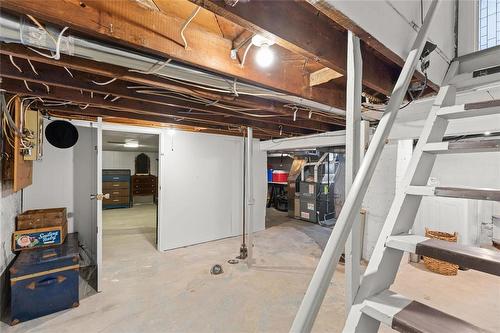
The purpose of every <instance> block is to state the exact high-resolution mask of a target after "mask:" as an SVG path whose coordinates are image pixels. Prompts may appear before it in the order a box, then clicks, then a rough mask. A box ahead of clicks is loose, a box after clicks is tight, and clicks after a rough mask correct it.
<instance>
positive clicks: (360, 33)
mask: <svg viewBox="0 0 500 333" xmlns="http://www.w3.org/2000/svg"><path fill="white" fill-rule="evenodd" d="M307 2H309V3H310V4H311V5H312V6H314V7H315V8H316V9H317V10H319V11H320V12H322V13H323V14H324V15H326V16H328V17H329V18H330V19H331V20H332V21H334V22H335V23H337V24H338V25H340V26H342V27H343V28H344V29H346V30H348V31H352V32H353V33H354V34H355V35H356V36H357V37H358V38H359V39H361V40H362V41H363V42H364V43H365V44H366V46H368V47H370V48H373V49H374V50H375V51H377V52H379V53H380V54H381V55H382V56H384V57H385V58H386V59H388V60H389V61H391V62H392V63H394V64H396V65H397V66H399V67H403V64H404V60H403V59H402V58H401V57H400V56H398V55H397V54H396V53H395V52H394V51H392V50H391V49H389V48H388V47H387V46H385V45H384V44H382V43H381V42H380V41H379V40H378V39H376V38H375V37H373V36H372V35H371V34H370V33H368V32H367V31H366V30H364V29H363V28H361V27H360V26H359V25H358V24H357V23H356V22H354V21H353V20H351V19H350V18H349V17H347V16H346V15H344V14H343V13H342V12H341V11H339V10H337V9H335V8H333V7H332V6H329V5H327V4H325V3H324V2H323V1H317V0H307ZM414 79H417V80H421V81H422V80H424V75H423V74H422V73H420V72H415V74H414ZM427 84H428V86H429V87H431V88H432V90H434V91H438V90H439V86H438V85H437V84H435V83H434V82H432V81H429V80H428V81H427Z"/></svg>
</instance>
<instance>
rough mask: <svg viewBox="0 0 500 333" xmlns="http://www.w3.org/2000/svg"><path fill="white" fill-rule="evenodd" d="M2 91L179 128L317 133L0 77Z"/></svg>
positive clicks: (279, 133) (299, 133) (288, 133)
mask: <svg viewBox="0 0 500 333" xmlns="http://www.w3.org/2000/svg"><path fill="white" fill-rule="evenodd" d="M1 87H2V89H5V90H6V91H7V92H11V93H16V94H20V95H24V96H38V97H41V98H46V99H55V100H60V101H71V102H74V103H78V104H79V106H80V107H82V108H83V109H86V108H88V107H90V106H93V107H99V108H107V109H114V110H118V111H123V116H124V117H126V115H127V114H139V115H157V116H162V117H165V119H170V120H172V119H173V120H176V121H177V122H178V123H179V124H182V121H183V120H184V119H187V120H189V121H192V122H199V123H201V124H214V125H230V126H251V127H255V128H259V129H261V130H265V131H269V132H272V133H275V134H276V136H289V135H304V134H311V133H315V132H316V131H311V130H307V129H302V128H296V127H292V126H289V125H281V124H274V123H270V122H267V121H261V120H257V119H255V120H253V119H242V118H240V117H236V116H234V115H218V114H217V115H216V114H210V113H198V112H196V113H195V112H188V111H186V110H185V109H180V108H178V107H172V106H167V105H160V104H156V103H152V102H145V101H140V100H133V99H126V98H120V99H116V100H114V101H113V100H110V99H107V98H105V95H104V94H103V93H100V94H89V93H84V94H82V93H81V92H80V91H78V90H75V89H70V88H65V87H60V86H49V87H50V89H49V91H47V88H46V87H45V86H44V85H41V84H31V85H28V86H26V85H25V84H24V83H23V81H22V80H17V79H12V78H7V77H2V84H1Z"/></svg>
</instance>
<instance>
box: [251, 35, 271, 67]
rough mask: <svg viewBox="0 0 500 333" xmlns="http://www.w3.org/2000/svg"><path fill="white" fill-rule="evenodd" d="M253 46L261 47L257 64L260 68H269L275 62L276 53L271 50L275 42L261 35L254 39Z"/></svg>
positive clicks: (257, 56)
mask: <svg viewBox="0 0 500 333" xmlns="http://www.w3.org/2000/svg"><path fill="white" fill-rule="evenodd" d="M252 44H253V45H255V46H257V47H259V50H258V51H257V53H256V54H255V62H257V64H258V65H259V66H260V67H264V68H266V67H269V66H270V65H271V64H272V63H273V61H274V52H273V51H272V50H271V48H270V46H271V45H273V44H274V41H272V40H270V39H267V38H265V37H263V36H261V35H255V36H253V37H252Z"/></svg>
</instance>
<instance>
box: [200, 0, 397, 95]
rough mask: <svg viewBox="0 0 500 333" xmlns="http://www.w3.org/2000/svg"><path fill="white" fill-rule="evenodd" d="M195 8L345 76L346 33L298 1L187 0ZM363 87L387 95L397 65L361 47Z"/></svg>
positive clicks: (324, 16) (307, 5) (320, 13)
mask: <svg viewBox="0 0 500 333" xmlns="http://www.w3.org/2000/svg"><path fill="white" fill-rule="evenodd" d="M190 1H191V2H193V3H196V4H197V5H200V6H203V7H204V8H206V9H208V10H210V11H212V12H214V13H215V14H217V15H219V16H222V17H225V18H226V19H228V20H230V21H232V22H234V23H236V24H238V25H240V26H242V27H244V28H246V29H248V30H250V31H252V32H254V33H258V34H262V35H264V36H267V37H268V38H271V39H273V40H275V41H276V43H277V44H278V45H280V46H282V47H284V48H286V49H288V50H291V51H293V52H295V53H298V54H301V55H303V56H305V57H308V58H311V59H316V60H317V61H318V62H320V63H321V64H322V65H324V66H326V67H328V68H331V69H333V70H334V71H336V72H338V73H341V74H343V75H345V73H346V68H347V61H346V52H347V32H345V31H341V29H339V28H338V26H335V25H334V23H333V22H332V21H331V20H330V18H328V16H326V15H325V14H323V13H322V12H318V11H317V10H316V9H315V8H314V7H312V6H311V5H309V4H307V3H303V2H299V1H239V2H238V3H237V4H236V5H234V6H230V5H227V4H226V2H225V1H224V0H190ZM361 52H362V55H363V59H365V61H364V62H363V73H364V76H363V84H364V85H365V86H367V87H369V88H370V89H373V90H375V91H377V92H380V93H383V94H385V95H389V94H390V93H391V91H392V88H393V86H394V83H395V82H396V79H397V76H398V74H399V72H400V68H399V67H398V66H395V65H392V64H388V63H387V62H385V61H383V60H382V59H380V58H379V57H378V56H377V55H376V54H375V53H374V52H373V50H371V49H370V48H369V47H366V45H362V46H361Z"/></svg>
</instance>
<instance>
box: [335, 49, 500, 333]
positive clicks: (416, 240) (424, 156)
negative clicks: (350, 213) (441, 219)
mask: <svg viewBox="0 0 500 333" xmlns="http://www.w3.org/2000/svg"><path fill="white" fill-rule="evenodd" d="M477 56H478V57H479V58H480V57H481V54H478V55H477ZM467 59H468V61H471V62H473V63H475V64H481V66H482V67H480V68H489V67H495V66H498V65H500V48H498V49H497V57H493V58H492V57H491V52H488V59H489V60H485V61H481V59H476V58H474V57H472V56H467ZM491 61H493V63H491ZM463 67H464V66H460V58H458V59H457V60H456V61H455V62H454V63H452V65H451V66H450V70H449V71H451V73H450V72H449V73H448V74H447V78H448V79H447V84H445V85H444V86H443V87H442V88H441V89H440V91H439V93H438V95H437V97H436V101H435V103H434V105H433V107H432V109H431V111H430V113H429V116H428V118H427V121H426V123H425V125H424V128H423V130H422V133H421V136H420V139H419V141H418V143H417V146H416V148H415V151H414V153H413V156H412V159H411V161H410V163H409V166H408V169H407V171H406V174H405V177H404V178H403V180H402V182H401V185H400V188H398V189H397V190H396V195H395V198H394V201H393V204H392V206H391V209H390V210H389V213H388V216H387V219H386V222H385V224H384V227H383V229H382V232H381V234H380V237H379V239H378V242H377V245H376V247H375V250H374V252H373V254H372V257H371V259H370V262H369V265H368V267H367V269H366V272H365V274H364V277H363V280H362V282H361V285H360V287H359V290H358V293H357V295H356V298H355V302H354V304H353V306H352V308H351V311H350V313H349V316H348V318H347V321H346V325H345V327H344V332H349V333H351V332H356V333H374V332H377V330H378V327H379V325H380V323H383V324H385V325H387V326H389V327H391V328H393V329H394V330H396V331H399V332H428V333H440V332H486V331H485V330H483V329H481V328H479V327H476V326H474V325H471V324H469V323H467V322H465V321H463V320H461V319H459V318H456V317H453V316H450V315H448V314H446V313H444V312H442V311H440V310H437V309H433V308H432V307H430V306H428V305H424V304H421V303H419V302H416V301H413V300H410V299H407V298H405V297H404V296H402V295H398V294H396V293H394V292H392V291H391V290H390V287H391V285H392V284H393V282H394V280H395V278H396V274H397V271H398V269H399V265H400V262H401V258H402V256H403V254H404V253H405V252H409V253H415V254H417V255H424V256H427V257H431V258H435V259H439V260H444V261H447V262H451V263H454V264H457V265H460V266H462V267H466V268H469V269H474V270H478V271H481V272H485V273H488V274H492V275H496V276H500V251H498V250H489V249H483V248H477V247H471V246H464V245H460V244H456V243H451V242H446V241H441V240H437V239H430V238H427V237H423V236H419V235H412V234H410V230H411V229H412V227H413V224H414V220H415V216H416V214H417V211H418V208H419V206H420V202H421V200H422V198H423V197H424V196H437V197H448V198H463V199H474V200H492V201H500V189H495V188H459V187H444V186H428V185H427V182H428V179H429V176H430V173H431V170H432V167H433V166H434V162H435V160H436V158H439V156H440V155H442V154H469V153H476V154H479V153H486V152H489V153H491V152H500V140H497V139H490V140H478V141H464V142H446V141H443V138H444V135H445V132H446V129H447V127H448V125H449V124H450V122H453V121H456V120H462V119H465V120H464V121H466V120H467V119H469V120H470V119H473V118H476V117H487V116H492V115H500V100H492V101H485V102H479V103H469V104H461V105H455V97H456V90H457V89H456V84H454V82H455V83H456V82H457V81H456V79H455V78H456V77H457V76H458V77H465V76H467V77H469V82H468V87H471V85H472V84H473V79H474V76H473V75H472V74H470V73H469V74H470V75H469V74H467V75H465V74H464V73H457V71H458V70H459V69H460V68H463ZM466 67H467V66H466ZM467 68H469V69H468V70H471V71H473V72H476V70H477V69H478V68H470V66H468V67H467ZM453 71H455V72H453ZM494 73H495V75H497V72H496V71H494ZM479 78H480V80H479V82H480V83H481V84H484V82H485V81H487V79H485V78H484V77H479ZM497 83H498V82H497ZM499 158H500V156H499ZM455 167H456V168H460V165H457V166H455ZM464 302H466V300H464Z"/></svg>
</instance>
